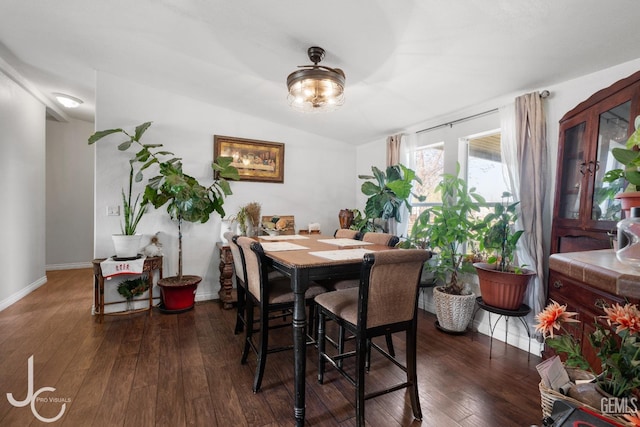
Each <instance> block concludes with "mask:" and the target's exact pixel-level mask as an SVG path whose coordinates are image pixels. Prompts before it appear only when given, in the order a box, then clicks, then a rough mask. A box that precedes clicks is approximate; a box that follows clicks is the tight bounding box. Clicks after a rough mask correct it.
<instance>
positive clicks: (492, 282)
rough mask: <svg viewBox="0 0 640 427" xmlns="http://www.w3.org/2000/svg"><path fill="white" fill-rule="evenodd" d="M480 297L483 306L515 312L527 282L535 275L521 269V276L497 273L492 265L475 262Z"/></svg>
mask: <svg viewBox="0 0 640 427" xmlns="http://www.w3.org/2000/svg"><path fill="white" fill-rule="evenodd" d="M473 266H474V267H475V268H476V271H477V272H478V281H479V283H480V295H481V296H482V301H484V303H485V304H487V305H490V306H492V307H497V308H502V309H504V310H517V309H518V308H520V305H521V304H522V299H523V298H524V294H525V292H526V291H527V286H529V280H531V278H532V277H533V276H535V275H536V273H534V272H533V271H531V270H527V269H522V274H516V273H511V272H502V271H497V270H496V266H495V265H494V264H486V263H484V262H476V263H474V264H473Z"/></svg>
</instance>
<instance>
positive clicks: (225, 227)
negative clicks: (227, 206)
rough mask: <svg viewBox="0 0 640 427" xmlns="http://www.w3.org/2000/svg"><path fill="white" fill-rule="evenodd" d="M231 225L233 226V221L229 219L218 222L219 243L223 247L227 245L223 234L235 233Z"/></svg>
mask: <svg viewBox="0 0 640 427" xmlns="http://www.w3.org/2000/svg"><path fill="white" fill-rule="evenodd" d="M233 224H234V221H233V220H231V219H223V220H222V221H221V222H220V241H221V242H222V243H223V244H225V245H226V244H227V243H229V242H227V239H226V238H225V237H224V235H225V233H227V232H229V231H233V232H235V230H234V228H233Z"/></svg>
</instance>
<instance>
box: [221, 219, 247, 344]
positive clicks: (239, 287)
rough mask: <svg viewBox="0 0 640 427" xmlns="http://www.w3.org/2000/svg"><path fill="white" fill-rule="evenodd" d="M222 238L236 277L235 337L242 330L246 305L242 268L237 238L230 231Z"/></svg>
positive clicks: (245, 287)
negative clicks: (231, 260) (225, 243)
mask: <svg viewBox="0 0 640 427" xmlns="http://www.w3.org/2000/svg"><path fill="white" fill-rule="evenodd" d="M224 238H225V239H227V242H229V249H230V250H231V256H232V257H233V272H234V273H235V274H234V276H235V277H236V298H237V302H236V326H235V328H234V333H235V334H236V335H237V334H239V333H240V332H242V331H243V329H244V320H245V319H244V307H245V304H246V295H245V294H246V289H247V286H246V284H245V274H244V266H243V265H242V257H241V255H240V248H239V247H238V244H237V243H236V239H237V238H238V236H236V235H234V234H233V232H232V231H227V232H226V233H224Z"/></svg>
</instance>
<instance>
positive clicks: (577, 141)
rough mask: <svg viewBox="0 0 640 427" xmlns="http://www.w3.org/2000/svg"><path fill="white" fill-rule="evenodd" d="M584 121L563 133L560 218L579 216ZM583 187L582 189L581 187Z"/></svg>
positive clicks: (582, 173) (582, 174) (582, 182)
mask: <svg viewBox="0 0 640 427" xmlns="http://www.w3.org/2000/svg"><path fill="white" fill-rule="evenodd" d="M585 128H586V123H585V122H582V123H578V124H577V125H575V126H573V127H570V128H569V129H567V130H566V131H565V133H564V144H563V147H564V148H563V153H562V187H561V193H560V194H559V195H558V197H559V198H560V212H559V215H560V217H561V218H568V219H578V218H579V216H580V194H581V192H582V191H586V187H585V182H586V181H585V179H584V174H585V172H586V163H585V160H584V149H585V143H584V132H585ZM583 187H584V189H583Z"/></svg>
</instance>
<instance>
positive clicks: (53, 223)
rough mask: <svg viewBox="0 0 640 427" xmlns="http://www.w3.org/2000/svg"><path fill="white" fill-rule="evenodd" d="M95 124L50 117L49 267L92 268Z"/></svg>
mask: <svg viewBox="0 0 640 427" xmlns="http://www.w3.org/2000/svg"><path fill="white" fill-rule="evenodd" d="M93 131H94V129H93V123H90V122H85V121H81V120H75V119H70V120H69V122H67V123H62V122H57V121H54V120H47V123H46V136H47V137H46V147H47V148H46V164H47V168H46V170H47V172H46V177H47V185H46V193H47V198H46V199H47V204H46V211H47V220H46V236H47V237H46V265H47V270H59V269H69V268H82V267H91V259H92V255H93V166H94V164H93V149H92V148H91V147H89V146H88V144H87V139H88V138H89V135H91V134H92V133H93Z"/></svg>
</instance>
